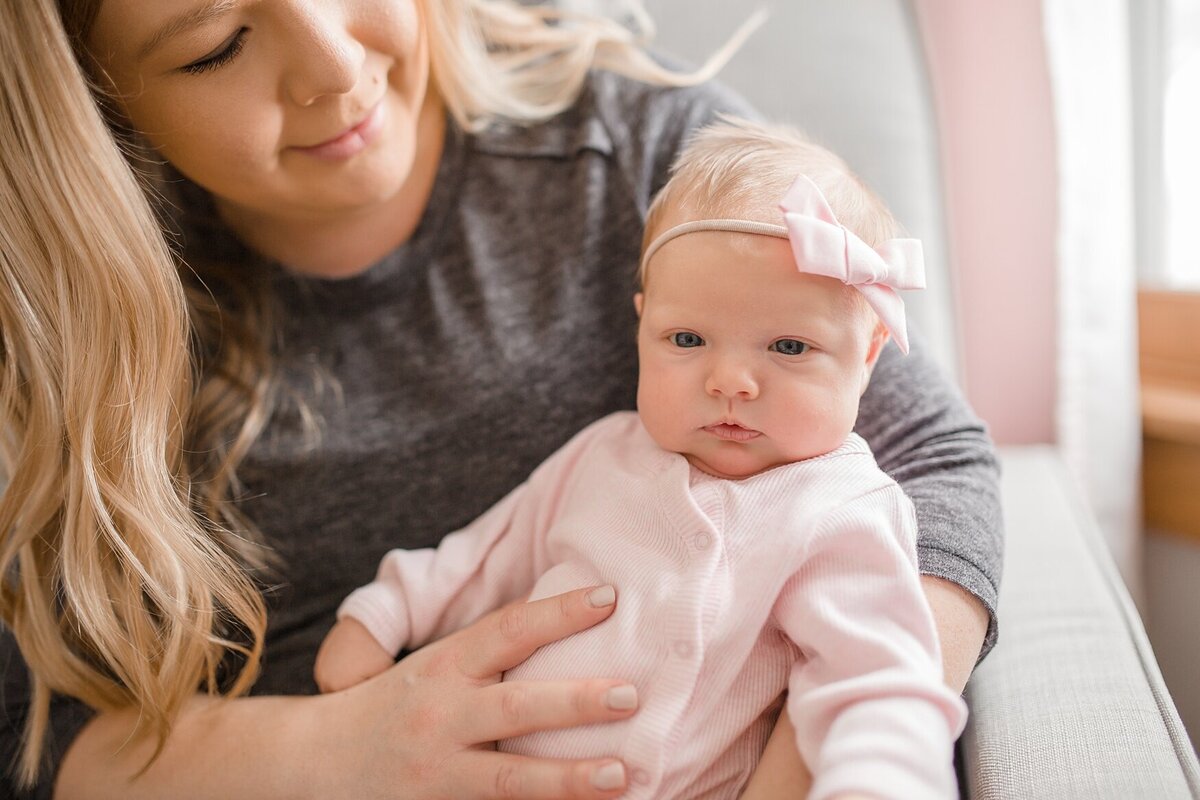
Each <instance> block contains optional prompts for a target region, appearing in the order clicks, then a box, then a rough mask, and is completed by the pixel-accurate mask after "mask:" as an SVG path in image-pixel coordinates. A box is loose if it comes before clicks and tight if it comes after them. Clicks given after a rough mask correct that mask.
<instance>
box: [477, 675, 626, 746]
mask: <svg viewBox="0 0 1200 800" xmlns="http://www.w3.org/2000/svg"><path fill="white" fill-rule="evenodd" d="M637 705H638V696H637V689H636V688H634V687H633V686H631V685H629V684H627V683H624V682H622V681H615V680H603V679H599V680H578V681H512V682H506V683H495V684H492V685H491V686H487V687H485V688H483V689H480V690H479V691H478V692H477V693H476V694H475V697H474V699H473V700H472V702H471V706H470V708H464V709H463V718H462V719H460V720H458V721H457V724H456V725H455V730H454V733H455V734H456V735H457V736H458V737H459V741H463V742H470V743H476V742H494V741H496V740H497V739H508V738H510V737H513V736H520V735H522V734H525V733H532V732H533V731H543V730H549V729H551V728H570V727H573V726H575V725H586V724H588V723H591V722H612V721H613V720H619V719H625V718H626V717H630V716H632V715H633V713H634V712H635V711H637Z"/></svg>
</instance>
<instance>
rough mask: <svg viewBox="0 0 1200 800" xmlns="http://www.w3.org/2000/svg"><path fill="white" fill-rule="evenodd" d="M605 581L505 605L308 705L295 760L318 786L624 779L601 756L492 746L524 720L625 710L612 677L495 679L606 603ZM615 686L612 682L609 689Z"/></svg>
mask: <svg viewBox="0 0 1200 800" xmlns="http://www.w3.org/2000/svg"><path fill="white" fill-rule="evenodd" d="M614 602H615V592H614V591H613V589H612V588H611V587H601V588H593V589H581V590H577V591H574V592H569V593H567V594H564V595H560V596H558V597H551V598H547V599H545V600H538V601H535V602H532V603H520V604H515V605H511V606H508V607H506V608H503V609H500V610H499V611H496V612H493V613H492V614H490V615H488V616H487V617H484V618H483V619H482V620H480V621H479V622H477V623H475V624H474V625H472V626H470V627H468V628H465V629H463V630H461V631H459V632H458V633H455V634H453V635H452V636H448V637H446V638H445V639H442V640H441V641H438V642H435V643H433V644H431V645H428V646H427V647H424V648H422V649H421V650H418V651H417V652H415V653H412V654H411V655H409V656H408V657H407V658H405V659H404V660H402V661H401V662H400V663H398V664H396V665H395V666H394V667H391V668H390V669H388V670H386V671H385V672H383V673H381V674H380V675H378V676H376V677H374V678H372V679H370V680H368V681H366V682H364V683H360V684H358V685H357V686H354V687H351V688H349V689H346V690H344V691H341V692H334V693H332V694H327V695H322V696H321V697H320V698H318V699H317V702H315V703H314V704H313V705H312V706H311V707H310V715H309V721H310V724H311V728H310V730H311V731H312V733H313V735H314V736H315V737H316V742H317V744H318V751H317V752H316V753H315V754H313V756H312V757H311V758H308V759H306V764H307V765H308V767H306V768H310V769H311V773H310V775H309V776H308V778H309V782H308V785H309V786H310V787H311V790H312V795H313V796H314V797H321V798H353V800H374V799H375V798H378V799H379V800H384V798H387V799H388V800H392V799H395V798H414V799H417V800H441V798H445V799H446V800H474V799H475V798H479V799H480V800H483V799H484V798H487V799H489V800H490V799H491V798H505V799H507V798H513V800H516V799H517V798H519V799H520V800H541V798H547V800H549V798H610V797H616V796H618V795H619V794H621V793H622V792H623V791H624V789H625V780H626V779H625V770H624V767H623V766H622V765H621V763H620V762H618V761H616V760H615V759H612V758H607V759H606V758H598V759H594V760H590V761H567V760H545V759H533V758H527V757H522V756H517V755H512V754H507V753H497V752H494V751H493V744H492V743H493V742H494V741H496V740H497V739H506V738H509V737H512V736H519V735H521V734H524V733H530V732H532V731H540V730H548V729H552V728H566V727H571V726H575V725H584V724H588V723H595V722H605V721H611V720H619V719H625V718H627V717H629V716H631V715H632V714H633V713H634V710H635V709H634V708H631V707H630V706H635V705H636V693H635V692H634V690H633V687H631V686H629V685H628V684H624V683H622V682H621V681H617V680H580V681H546V682H511V683H501V682H500V676H501V674H502V673H503V672H504V671H505V670H507V669H509V668H511V667H513V666H516V665H517V664H519V663H521V662H522V661H524V660H525V659H526V658H528V657H529V656H530V655H531V654H532V653H533V652H534V651H535V650H536V649H537V648H539V647H541V646H542V645H544V644H548V643H550V642H553V641H555V640H557V639H561V638H564V637H566V636H569V635H571V634H573V633H577V632H578V631H581V630H584V629H585V628H588V627H591V626H592V625H595V624H596V623H597V622H600V621H601V620H603V619H605V618H606V617H607V616H608V615H609V614H611V613H612V610H613V607H614ZM614 690H615V691H614Z"/></svg>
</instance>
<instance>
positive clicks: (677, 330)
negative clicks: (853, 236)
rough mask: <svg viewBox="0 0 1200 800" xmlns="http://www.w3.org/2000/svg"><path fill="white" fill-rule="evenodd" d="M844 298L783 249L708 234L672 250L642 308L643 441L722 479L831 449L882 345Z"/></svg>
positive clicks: (848, 425) (755, 239)
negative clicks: (650, 441)
mask: <svg viewBox="0 0 1200 800" xmlns="http://www.w3.org/2000/svg"><path fill="white" fill-rule="evenodd" d="M848 292H851V293H852V292H855V290H854V289H853V288H851V287H848V286H846V285H845V284H842V283H840V282H839V281H836V280H834V279H832V278H824V277H819V276H816V275H806V274H802V273H800V272H798V271H797V270H796V266H795V262H794V261H793V260H792V253H791V248H790V246H789V244H788V242H787V241H786V240H784V239H775V238H772V237H767V236H755V235H750V234H740V233H725V232H719V231H713V232H708V231H706V232H701V233H691V234H688V235H686V236H681V237H679V238H677V239H674V240H672V241H671V242H669V243H667V244H666V245H665V246H663V248H662V249H661V250H659V251H658V253H657V254H655V256H654V258H653V261H652V263H651V264H650V265H649V268H648V273H647V285H646V289H645V292H644V293H643V294H642V295H639V298H638V301H637V302H638V304H639V310H640V313H641V322H640V325H639V327H638V356H639V365H640V377H639V383H638V412H639V414H640V415H641V418H642V422H643V424H644V425H645V426H646V429H647V430H648V431H649V432H650V435H651V436H652V437H653V438H654V440H655V441H656V442H657V443H658V444H659V445H660V446H661V447H663V448H664V449H667V450H672V451H674V452H677V453H681V454H683V455H684V456H686V457H687V459H688V460H689V461H690V462H691V463H692V464H693V465H695V466H696V467H698V468H699V469H701V470H704V471H705V472H708V473H710V474H712V475H716V476H718V477H724V478H744V477H748V476H750V475H754V474H756V473H758V472H762V471H764V470H767V469H770V468H772V467H776V466H779V465H781V464H787V463H791V462H794V461H800V460H802V459H806V458H812V457H813V456H818V455H821V454H823V453H827V452H829V451H831V450H834V449H836V448H837V447H838V445H840V444H841V443H842V441H843V440H844V439H845V438H846V436H847V434H849V432H850V430H851V429H852V428H853V426H854V420H855V418H856V417H857V415H858V400H859V397H860V396H861V395H862V392H863V390H864V389H865V388H866V385H867V381H868V380H869V377H870V371H871V367H872V365H873V364H874V360H875V358H876V357H877V355H878V351H879V348H880V347H881V346H882V344H883V341H884V338H883V337H882V336H881V335H877V334H876V333H875V331H877V330H878V328H875V327H874V326H873V325H872V324H871V321H870V320H868V319H866V318H865V317H864V316H863V314H864V313H866V314H869V313H870V312H869V310H866V309H864V308H862V304H861V303H858V302H855V301H856V298H855V297H854V296H853V295H847V293H848Z"/></svg>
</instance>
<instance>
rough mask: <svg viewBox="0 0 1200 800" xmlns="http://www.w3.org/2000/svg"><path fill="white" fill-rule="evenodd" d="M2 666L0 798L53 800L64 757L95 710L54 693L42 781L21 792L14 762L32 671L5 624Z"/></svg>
mask: <svg viewBox="0 0 1200 800" xmlns="http://www.w3.org/2000/svg"><path fill="white" fill-rule="evenodd" d="M0 669H3V671H4V682H3V684H2V685H3V692H4V696H3V697H2V698H0V700H2V701H3V709H4V711H3V714H4V716H3V719H0V765H3V768H2V769H0V797H6V798H12V800H50V798H51V797H52V796H53V794H54V781H55V779H56V778H57V777H58V770H59V767H60V766H62V759H63V756H64V755H66V752H67V748H69V747H70V746H71V743H72V742H73V741H75V737H76V736H78V735H79V732H80V731H81V730H82V729H83V726H84V725H86V724H87V723H88V721H89V720H91V718H92V716H93V712H92V710H91V709H90V708H88V707H87V706H86V705H85V704H84V703H81V702H80V701H78V700H75V699H73V698H70V697H64V696H62V695H57V694H56V695H55V696H54V698H53V699H52V700H51V702H50V730H49V733H48V734H47V736H46V747H45V751H44V753H45V754H44V756H43V758H42V772H41V776H40V777H41V780H39V781H38V783H37V785H36V786H34V787H33V788H32V789H29V790H24V791H18V789H17V782H16V777H15V775H16V770H15V767H14V765H15V764H16V759H17V754H18V752H19V751H20V747H21V736H22V733H23V732H24V727H25V718H26V715H27V714H28V711H29V696H30V682H29V670H28V668H27V667H26V666H25V661H24V659H23V658H21V652H20V650H19V649H18V648H17V642H16V639H14V638H13V636H12V633H11V632H10V631H9V630H8V629H7V628H5V627H3V626H0Z"/></svg>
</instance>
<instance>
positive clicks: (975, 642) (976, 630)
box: [921, 575, 988, 694]
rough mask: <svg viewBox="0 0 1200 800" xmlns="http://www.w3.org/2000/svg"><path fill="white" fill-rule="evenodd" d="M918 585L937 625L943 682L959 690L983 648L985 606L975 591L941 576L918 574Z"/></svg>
mask: <svg viewBox="0 0 1200 800" xmlns="http://www.w3.org/2000/svg"><path fill="white" fill-rule="evenodd" d="M921 588H922V589H924V590H925V597H926V598H927V599H928V600H929V606H930V608H931V609H932V610H933V621H934V623H935V624H936V625H937V632H938V641H939V643H940V644H941V648H942V670H943V675H944V679H945V682H946V685H947V686H949V687H950V688H951V689H953V690H954V691H955V692H958V693H960V694H961V693H962V690H963V688H964V687H965V686H966V685H967V679H968V678H970V677H971V671H972V670H974V669H975V662H976V661H978V660H979V653H980V650H981V649H982V648H983V638H984V636H985V635H986V634H987V628H988V612H987V609H986V608H984V606H983V603H981V602H980V601H979V598H977V597H975V595H973V594H971V593H970V592H968V591H967V590H966V589H964V588H962V587H961V586H959V585H958V584H956V583H952V582H950V581H948V580H944V579H942V578H936V577H934V576H932V575H922V576H921Z"/></svg>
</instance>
